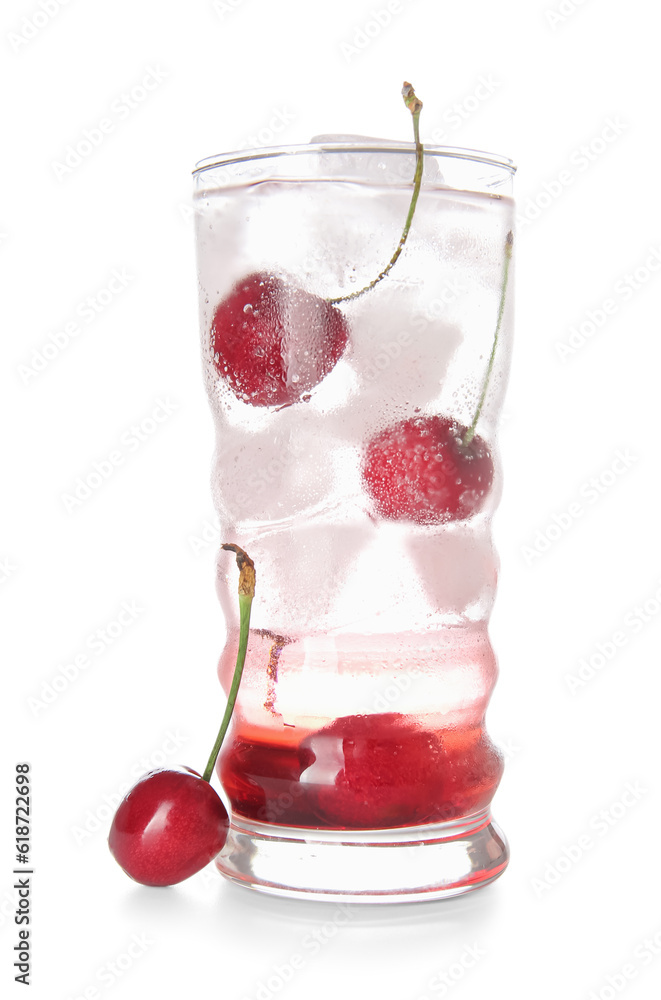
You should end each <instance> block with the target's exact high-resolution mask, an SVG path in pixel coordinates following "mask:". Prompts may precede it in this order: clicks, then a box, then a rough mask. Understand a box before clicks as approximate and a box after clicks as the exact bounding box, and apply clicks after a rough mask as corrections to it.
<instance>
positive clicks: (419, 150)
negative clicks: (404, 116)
mask: <svg viewBox="0 0 661 1000" xmlns="http://www.w3.org/2000/svg"><path fill="white" fill-rule="evenodd" d="M402 96H403V98H404V103H405V104H406V106H407V108H408V109H409V111H410V112H411V114H412V115H413V135H414V138H415V174H414V176H413V195H412V196H411V204H410V205H409V211H408V215H407V216H406V222H405V223H404V229H403V230H402V235H401V236H400V238H399V243H398V244H397V248H396V250H395V252H394V254H393V255H392V257H391V258H390V260H389V261H388V263H387V264H386V266H385V267H384V269H383V271H381V272H380V274H377V276H376V278H374V280H373V281H370V283H369V285H365V287H364V288H360V289H358V291H356V292H351V293H350V294H349V295H338V296H337V298H334V299H328V300H327V301H328V302H330V303H331V305H337V303H338V302H349V301H350V300H351V299H357V298H358V296H359V295H364V294H365V292H369V291H370V289H372V288H374V286H375V285H377V284H378V283H379V282H380V281H382V280H383V278H385V276H386V275H387V274H388V272H389V271H390V269H391V268H392V267H393V266H394V265H395V263H396V261H397V258H398V257H399V255H400V253H401V252H402V250H403V249H404V244H405V243H406V238H407V236H408V234H409V229H410V228H411V223H412V222H413V215H414V213H415V206H416V205H417V203H418V195H419V194H420V186H421V184H422V169H423V165H424V156H423V154H424V147H423V145H422V143H421V142H420V112H421V110H422V101H421V100H420V98H418V97H416V95H415V91H414V90H413V87H412V86H411V84H410V83H404V86H403V88H402Z"/></svg>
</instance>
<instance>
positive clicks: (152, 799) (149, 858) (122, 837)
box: [108, 767, 229, 885]
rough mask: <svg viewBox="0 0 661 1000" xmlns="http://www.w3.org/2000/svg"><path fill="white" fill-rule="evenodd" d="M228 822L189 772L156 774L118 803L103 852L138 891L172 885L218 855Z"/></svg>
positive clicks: (201, 781)
mask: <svg viewBox="0 0 661 1000" xmlns="http://www.w3.org/2000/svg"><path fill="white" fill-rule="evenodd" d="M228 825H229V818H228V815H227V810H226V809H225V806H224V805H223V803H222V802H221V800H220V798H219V796H218V794H217V793H216V792H215V791H214V789H213V788H212V787H211V785H210V784H209V782H208V781H204V779H203V778H201V777H200V775H199V774H198V773H197V771H193V770H192V769H191V768H190V767H176V768H170V769H167V768H158V769H157V770H155V771H150V772H149V774H145V775H144V777H142V778H140V780H139V781H138V782H137V783H136V784H135V785H134V786H133V788H132V789H131V791H130V792H128V793H127V795H126V796H125V798H124V799H123V800H122V802H120V804H119V808H118V809H117V812H116V813H115V818H114V819H113V821H112V826H111V827H110V835H109V837H108V846H109V847H110V851H111V853H112V855H113V857H114V858H115V860H116V861H117V863H118V864H119V865H120V867H121V868H123V869H124V871H125V872H126V874H127V875H130V876H131V878H133V879H135V881H136V882H141V883H142V884H143V885H174V884H175V883H177V882H182V881H183V880H184V879H185V878H189V877H190V876H191V875H194V874H195V872H198V871H200V870H201V869H202V868H204V867H205V865H207V864H208V863H209V862H210V861H211V860H212V859H213V858H215V856H216V855H217V854H218V853H219V851H220V850H221V849H222V847H223V845H224V843H225V840H226V838H227V827H228Z"/></svg>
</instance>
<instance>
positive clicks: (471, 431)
mask: <svg viewBox="0 0 661 1000" xmlns="http://www.w3.org/2000/svg"><path fill="white" fill-rule="evenodd" d="M513 241H514V238H513V236H512V232H511V230H510V232H509V233H508V234H507V237H506V239H505V262H504V265H503V280H502V282H501V286H500V303H499V305H498V319H497V320H496V332H495V333H494V337H493V346H492V348H491V357H490V358H489V364H488V365H487V371H486V374H485V376H484V382H483V384H482V394H481V396H480V401H479V403H478V404H477V409H476V410H475V416H474V417H473V422H472V424H471V425H470V427H469V428H468V430H467V431H466V433H465V434H464V440H463V445H464V447H466V446H467V445H469V444H470V443H471V441H472V440H473V437H474V435H475V428H476V427H477V422H478V420H479V419H480V413H481V412H482V407H483V406H484V400H485V399H486V397H487V389H488V387H489V379H490V378H491V372H492V371H493V363H494V360H495V358H496V347H497V346H498V334H499V333H500V326H501V323H502V322H503V313H504V312H505V298H506V295H507V278H508V275H509V270H510V261H511V259H512V243H513Z"/></svg>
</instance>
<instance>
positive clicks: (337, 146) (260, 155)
mask: <svg viewBox="0 0 661 1000" xmlns="http://www.w3.org/2000/svg"><path fill="white" fill-rule="evenodd" d="M422 146H423V154H424V155H425V156H427V155H430V156H438V157H443V156H445V157H448V158H451V159H455V160H472V161H473V162H474V163H485V164H487V165H488V166H493V167H500V168H502V169H503V170H507V171H509V173H510V176H512V177H513V176H514V174H515V173H516V169H517V168H516V164H515V163H514V161H513V160H511V159H509V157H507V156H501V155H499V154H498V153H487V152H485V151H484V150H481V149H464V148H462V147H461V146H437V145H434V144H432V143H429V144H428V143H423V144H422ZM415 148H416V146H415V143H414V142H397V141H392V142H391V141H390V140H388V139H375V140H374V141H369V140H366V139H360V140H359V139H356V140H354V141H352V140H348V139H343V140H337V141H332V140H330V141H328V142H309V143H300V144H297V145H290V146H258V147H253V148H251V149H239V150H234V151H232V152H227V153H217V154H216V155H215V156H207V157H205V159H203V160H198V162H197V163H196V164H195V169H194V170H193V171H192V173H193V176H195V175H196V174H201V173H203V172H204V171H205V170H210V169H212V168H213V167H226V166H230V165H231V164H233V163H246V162H248V161H250V160H264V159H268V158H269V157H280V156H296V155H298V154H302V153H351V152H353V153H403V152H406V153H411V152H415Z"/></svg>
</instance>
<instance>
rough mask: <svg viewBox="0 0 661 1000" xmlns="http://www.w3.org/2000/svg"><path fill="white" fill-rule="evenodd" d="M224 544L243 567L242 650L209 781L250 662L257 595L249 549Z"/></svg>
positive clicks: (207, 773) (207, 774)
mask: <svg viewBox="0 0 661 1000" xmlns="http://www.w3.org/2000/svg"><path fill="white" fill-rule="evenodd" d="M221 548H223V549H229V550H230V551H231V552H236V564H237V566H238V567H239V616H240V618H239V651H238V653H237V655H236V666H235V668H234V676H233V677H232V686H231V687H230V692H229V694H228V696H227V705H226V707H225V714H224V716H223V721H222V722H221V724H220V729H219V730H218V735H217V736H216V742H215V743H214V745H213V750H212V751H211V756H210V757H209V760H208V762H207V766H206V768H205V771H204V774H203V775H202V777H203V779H204V780H205V781H209V780H210V779H211V775H212V774H213V769H214V767H215V766H216V760H217V759H218V754H219V752H220V748H221V746H222V743H223V740H224V738H225V733H226V732H227V727H228V726H229V724H230V719H231V718H232V712H233V711H234V705H235V703H236V696H237V694H238V693H239V684H240V683H241V675H242V674H243V665H244V663H245V662H246V650H247V648H248V636H249V633H250V609H251V606H252V599H253V597H254V596H255V564H254V562H253V561H252V559H251V558H250V556H249V555H248V553H247V552H244V551H243V549H241V548H239V546H238V545H234V544H232V543H231V542H227V543H225V544H224V545H222V546H221Z"/></svg>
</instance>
